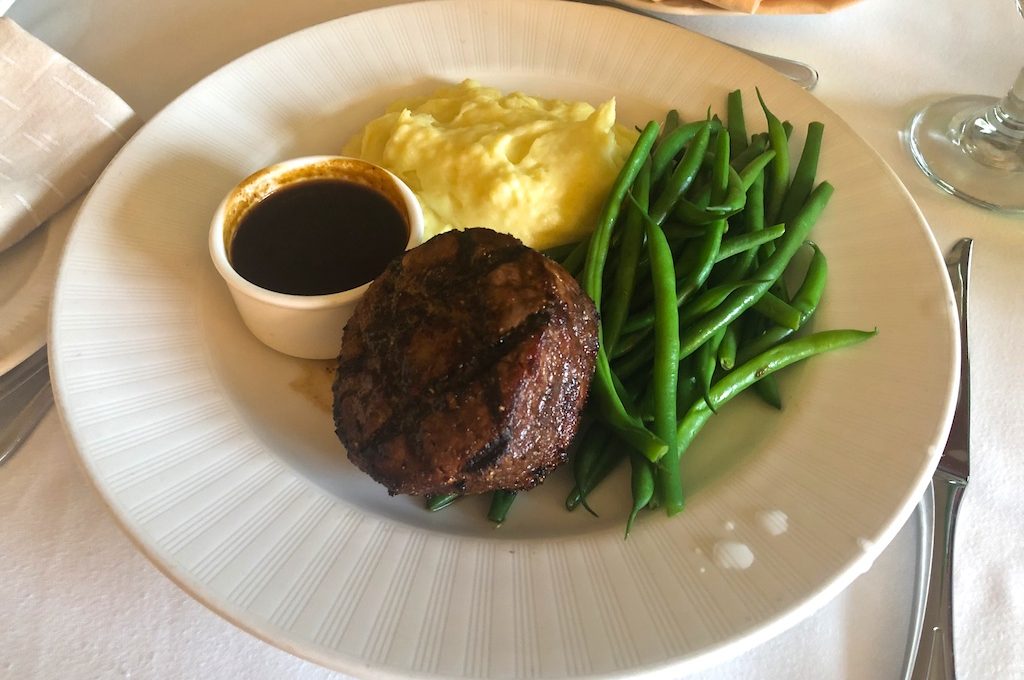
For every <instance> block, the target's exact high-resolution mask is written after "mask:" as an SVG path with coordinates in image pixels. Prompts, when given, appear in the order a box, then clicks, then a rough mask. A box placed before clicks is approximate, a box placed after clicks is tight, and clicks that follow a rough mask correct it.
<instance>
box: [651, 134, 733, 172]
mask: <svg viewBox="0 0 1024 680" xmlns="http://www.w3.org/2000/svg"><path fill="white" fill-rule="evenodd" d="M705 126H709V127H710V132H716V131H717V128H720V127H721V124H718V125H717V126H716V124H715V122H714V121H710V122H709V121H706V120H699V121H695V122H693V123H687V124H686V125H680V126H679V127H677V128H676V129H675V130H673V131H672V132H671V133H670V134H667V135H665V136H664V137H663V138H662V140H661V141H660V142H659V143H658V146H657V148H655V150H654V153H653V154H652V155H651V181H652V182H657V181H658V180H660V179H661V178H662V177H663V176H664V175H665V173H666V172H667V171H668V168H669V165H671V164H672V159H674V158H675V157H676V154H678V153H679V152H680V151H682V150H683V147H684V146H686V145H687V144H688V143H689V142H690V140H692V139H693V138H694V137H696V136H697V133H698V132H700V131H701V129H702V128H704V127H705Z"/></svg>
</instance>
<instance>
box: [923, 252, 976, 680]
mask: <svg viewBox="0 0 1024 680" xmlns="http://www.w3.org/2000/svg"><path fill="white" fill-rule="evenodd" d="M973 245H974V242H973V241H972V240H971V239H969V238H965V239H961V240H959V241H958V242H957V243H956V244H955V245H954V246H953V248H952V250H950V253H949V255H948V256H947V257H946V270H947V271H948V273H949V280H950V283H951V285H952V286H953V297H954V299H955V300H956V306H957V312H958V316H959V326H960V386H959V387H960V391H959V394H958V396H957V401H956V407H955V408H954V411H953V422H952V423H951V425H950V429H949V436H948V438H947V439H946V446H945V448H944V449H943V451H942V456H941V458H940V459H939V464H938V467H937V468H936V470H935V474H934V476H933V477H932V486H931V489H930V490H929V493H933V494H934V521H933V522H932V533H933V537H932V545H931V564H930V573H931V575H930V577H929V579H928V589H927V596H926V599H925V609H924V616H923V623H922V626H921V631H920V637H919V639H918V640H917V653H916V655H915V656H914V661H913V664H912V666H911V668H910V670H911V673H910V677H911V678H912V679H913V680H937V679H939V678H943V679H948V680H953V679H955V678H956V658H955V655H954V647H953V544H954V535H955V531H956V520H957V514H958V512H959V509H960V502H961V500H962V499H963V494H964V491H965V490H966V488H967V482H968V480H969V479H970V472H971V466H970V457H971V456H970V439H971V419H970V408H971V365H970V355H969V351H968V334H967V316H968V309H967V308H968V304H967V299H968V281H969V279H970V266H971V251H972V249H973ZM926 500H927V499H926ZM924 505H926V504H924ZM925 514H927V513H925Z"/></svg>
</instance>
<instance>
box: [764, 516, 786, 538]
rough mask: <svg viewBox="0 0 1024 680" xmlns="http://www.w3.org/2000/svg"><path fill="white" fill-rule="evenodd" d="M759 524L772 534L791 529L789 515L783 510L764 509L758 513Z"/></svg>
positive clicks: (776, 534) (780, 533)
mask: <svg viewBox="0 0 1024 680" xmlns="http://www.w3.org/2000/svg"><path fill="white" fill-rule="evenodd" d="M757 524H758V526H760V527H761V528H762V529H763V530H764V531H765V532H767V533H769V534H771V535H772V536H781V535H782V534H784V533H786V532H787V531H789V516H788V515H786V513H784V512H783V511H782V510H762V511H761V512H759V513H757Z"/></svg>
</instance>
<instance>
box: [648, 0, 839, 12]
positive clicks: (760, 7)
mask: <svg viewBox="0 0 1024 680" xmlns="http://www.w3.org/2000/svg"><path fill="white" fill-rule="evenodd" d="M857 1H858V0H703V1H702V0H651V2H654V3H661V4H665V5H666V6H668V5H671V6H672V8H673V9H683V10H686V9H690V10H692V11H693V13H694V14H698V13H701V12H705V11H707V10H709V9H712V8H718V9H722V10H726V11H728V12H737V13H741V14H824V13H826V12H832V11H835V10H837V9H839V8H840V7H844V6H846V5H850V4H852V3H854V2H857Z"/></svg>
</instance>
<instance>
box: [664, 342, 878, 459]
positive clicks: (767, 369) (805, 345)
mask: <svg viewBox="0 0 1024 680" xmlns="http://www.w3.org/2000/svg"><path fill="white" fill-rule="evenodd" d="M877 333H878V331H877V330H874V331H859V330H838V331H822V332H820V333H813V334H811V335H808V336H806V337H803V338H797V339H795V340H790V341H789V342H785V343H782V344H781V345H778V346H777V347H774V348H772V349H770V350H768V351H767V352H764V353H762V354H759V355H758V356H756V357H754V358H753V359H751V360H750V361H748V362H746V363H744V364H743V365H742V366H738V367H736V368H735V369H733V370H732V371H729V372H728V373H726V374H725V376H724V377H722V379H721V380H719V381H718V382H717V383H715V384H714V385H713V386H712V388H711V401H712V403H714V405H715V406H716V407H721V406H722V405H724V404H725V403H726V402H728V401H729V400H730V399H732V398H733V397H735V396H736V395H737V394H739V393H740V392H742V391H743V390H744V389H746V388H747V387H750V386H751V385H752V384H753V383H755V382H757V381H758V380H760V379H762V378H764V377H765V376H766V375H771V374H772V373H775V372H776V371H778V370H780V369H782V368H785V367H786V366H789V365H791V364H794V363H796V362H798V361H801V360H803V359H807V358H808V357H812V356H815V355H817V354H821V353H823V352H828V351H831V350H835V349H839V348H841V347H847V346H850V345H854V344H857V343H859V342H863V341H864V340H867V339H868V338H871V337H873V336H874V335H876V334H877ZM711 415H712V411H711V408H710V407H709V406H708V404H706V403H704V400H702V399H698V400H697V401H695V402H694V404H693V406H691V407H690V410H689V411H687V412H686V414H685V415H684V416H683V418H682V419H681V420H680V422H679V427H678V428H677V430H676V437H677V442H678V445H679V449H678V450H679V451H685V450H686V447H688V446H689V445H690V443H692V442H693V439H694V437H696V436H697V433H698V432H699V431H700V429H701V428H702V427H703V426H704V424H705V423H706V422H707V421H708V419H709V418H710V417H711Z"/></svg>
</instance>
